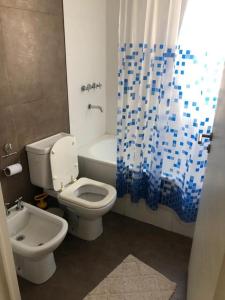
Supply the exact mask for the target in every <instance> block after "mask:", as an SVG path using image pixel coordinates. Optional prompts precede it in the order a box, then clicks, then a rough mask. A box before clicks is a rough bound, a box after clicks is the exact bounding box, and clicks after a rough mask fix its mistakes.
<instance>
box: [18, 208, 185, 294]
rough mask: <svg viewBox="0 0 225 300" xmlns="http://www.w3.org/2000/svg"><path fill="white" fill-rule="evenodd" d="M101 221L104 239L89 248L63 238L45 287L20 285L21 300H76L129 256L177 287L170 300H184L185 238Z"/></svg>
mask: <svg viewBox="0 0 225 300" xmlns="http://www.w3.org/2000/svg"><path fill="white" fill-rule="evenodd" d="M103 221H104V233H103V234H102V236H101V237H99V238H98V239H97V240H96V241H94V242H85V241H82V240H79V239H77V238H75V237H73V236H70V235H68V236H67V238H66V239H65V241H64V242H63V243H62V245H61V246H60V247H59V248H58V249H57V251H56V252H55V257H56V263H57V271H56V273H55V274H54V276H53V277H52V278H51V279H50V280H49V281H48V282H47V283H45V284H42V285H39V286H35V285H33V284H31V283H29V282H27V281H25V280H22V279H20V280H19V284H20V289H21V294H22V300H81V299H83V298H84V296H86V295H87V294H88V292H90V291H91V290H92V289H93V288H94V287H95V286H96V285H97V284H99V282H100V281H101V280H102V279H103V278H104V277H105V276H106V275H108V274H109V273H110V272H111V271H112V270H113V269H114V268H115V267H116V266H117V265H119V264H120V263H121V261H122V260H123V259H124V258H125V257H127V256H128V255H129V254H133V255H134V256H136V257H137V258H139V259H140V260H142V261H143V262H145V263H147V264H148V265H150V266H151V267H152V268H154V269H156V270H158V271H159V272H161V273H162V274H163V275H165V276H166V277H168V279H170V280H172V281H175V282H176V283H177V289H176V293H175V295H174V296H173V298H172V299H173V300H178V299H179V300H185V299H186V297H185V294H186V277H187V267H188V260H189V255H190V248H191V240H190V239H189V238H186V237H183V236H180V235H178V234H175V233H172V232H168V231H165V230H163V229H159V228H157V227H154V226H151V225H148V224H145V223H141V222H139V221H135V220H133V219H130V218H127V217H124V216H120V215H118V214H115V213H110V214H108V215H106V216H105V217H104V219H103ZM137 300H138V299H137Z"/></svg>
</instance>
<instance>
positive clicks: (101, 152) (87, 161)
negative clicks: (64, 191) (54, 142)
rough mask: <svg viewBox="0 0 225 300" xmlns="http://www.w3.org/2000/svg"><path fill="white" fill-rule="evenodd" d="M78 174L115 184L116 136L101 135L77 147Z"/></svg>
mask: <svg viewBox="0 0 225 300" xmlns="http://www.w3.org/2000/svg"><path fill="white" fill-rule="evenodd" d="M78 156H79V176H80V177H88V178H92V179H95V180H99V181H102V182H105V183H108V184H111V185H113V186H115V182H116V137H115V136H114V135H103V136H101V137H99V138H97V139H96V140H95V141H93V142H92V143H90V144H87V145H85V146H83V147H80V148H79V149H78Z"/></svg>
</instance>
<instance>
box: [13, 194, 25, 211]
mask: <svg viewBox="0 0 225 300" xmlns="http://www.w3.org/2000/svg"><path fill="white" fill-rule="evenodd" d="M22 200H23V197H19V198H18V199H16V201H15V203H16V204H17V205H16V209H17V210H20V209H23V202H22Z"/></svg>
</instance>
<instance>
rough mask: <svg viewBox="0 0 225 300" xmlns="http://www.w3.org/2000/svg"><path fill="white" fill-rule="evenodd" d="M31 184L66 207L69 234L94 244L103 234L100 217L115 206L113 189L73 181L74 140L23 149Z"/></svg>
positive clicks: (66, 137)
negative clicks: (26, 156)
mask: <svg viewBox="0 0 225 300" xmlns="http://www.w3.org/2000/svg"><path fill="white" fill-rule="evenodd" d="M26 151H27V154H28V162H29V169H30V178H31V182H32V183H33V184H34V185H37V186H39V187H42V188H43V189H44V190H45V191H46V192H47V193H48V194H50V195H52V196H53V197H56V198H57V199H58V201H59V203H61V204H62V205H63V206H65V207H66V213H67V215H68V222H69V232H70V233H72V234H74V235H75V236H77V237H79V238H81V239H84V240H88V241H91V240H95V239H96V238H97V237H99V236H100V235H101V234H102V232H103V227H102V216H103V215H104V214H105V213H107V212H108V211H109V210H110V209H111V208H112V206H113V205H114V203H115V200H116V190H115V188H114V187H113V186H111V185H108V184H105V183H102V182H98V181H94V180H92V179H88V178H80V179H77V176H78V172H79V171H78V155H77V147H76V139H75V137H74V136H72V135H69V134H65V133H60V134H57V135H54V136H51V137H49V138H46V139H43V140H41V141H38V142H35V143H33V144H30V145H27V146H26Z"/></svg>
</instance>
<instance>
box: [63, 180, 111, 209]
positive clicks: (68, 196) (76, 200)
mask: <svg viewBox="0 0 225 300" xmlns="http://www.w3.org/2000/svg"><path fill="white" fill-rule="evenodd" d="M85 185H93V186H94V187H98V188H100V189H102V195H104V194H106V195H105V196H104V198H103V199H101V200H99V201H89V200H86V199H83V198H80V197H77V196H76V195H75V194H76V193H75V192H76V191H77V190H78V189H79V188H81V187H83V186H85ZM59 197H60V198H61V199H62V200H63V201H65V202H68V203H70V204H71V205H72V204H75V205H77V206H80V207H83V208H87V209H99V208H103V207H105V206H107V205H109V204H110V203H111V202H112V201H113V200H114V199H115V197H116V190H115V188H114V187H112V186H110V185H108V184H105V183H102V182H99V181H95V180H92V179H89V178H80V179H78V180H77V181H76V182H74V183H72V184H69V185H68V186H66V187H65V188H64V190H63V191H62V192H60V193H59Z"/></svg>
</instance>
